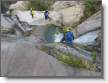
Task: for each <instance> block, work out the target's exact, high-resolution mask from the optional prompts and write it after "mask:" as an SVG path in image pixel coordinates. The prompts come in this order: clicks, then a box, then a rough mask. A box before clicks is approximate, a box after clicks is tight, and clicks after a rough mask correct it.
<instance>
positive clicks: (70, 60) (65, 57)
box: [55, 50, 96, 71]
mask: <svg viewBox="0 0 108 83" xmlns="http://www.w3.org/2000/svg"><path fill="white" fill-rule="evenodd" d="M55 54H56V55H55V57H56V58H57V59H58V60H59V61H61V62H63V63H66V64H68V65H70V66H73V67H78V68H85V69H89V70H93V71H95V70H96V68H95V65H94V64H93V63H92V62H89V61H86V60H84V59H83V58H82V57H80V58H77V59H76V58H74V57H72V55H70V54H68V53H61V52H59V51H57V50H56V53H55Z"/></svg>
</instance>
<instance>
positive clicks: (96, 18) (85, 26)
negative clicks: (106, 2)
mask: <svg viewBox="0 0 108 83" xmlns="http://www.w3.org/2000/svg"><path fill="white" fill-rule="evenodd" d="M101 27H102V24H101V11H99V12H97V13H95V14H94V15H93V16H91V17H90V18H88V19H87V20H85V21H84V22H82V23H81V24H80V25H78V26H77V28H76V34H77V36H80V35H82V34H84V33H87V32H89V31H93V30H96V29H99V28H101Z"/></svg>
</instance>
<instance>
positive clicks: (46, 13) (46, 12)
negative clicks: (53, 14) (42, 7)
mask: <svg viewBox="0 0 108 83" xmlns="http://www.w3.org/2000/svg"><path fill="white" fill-rule="evenodd" d="M48 15H49V12H48V11H45V12H44V16H45V20H47V19H48V18H49V16H48Z"/></svg>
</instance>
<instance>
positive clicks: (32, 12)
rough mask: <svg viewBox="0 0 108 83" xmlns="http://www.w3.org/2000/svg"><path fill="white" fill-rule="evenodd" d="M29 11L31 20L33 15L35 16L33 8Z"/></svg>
mask: <svg viewBox="0 0 108 83" xmlns="http://www.w3.org/2000/svg"><path fill="white" fill-rule="evenodd" d="M30 11H31V16H32V18H33V17H34V15H35V11H34V10H33V8H31V9H30Z"/></svg>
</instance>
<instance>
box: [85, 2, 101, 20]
mask: <svg viewBox="0 0 108 83" xmlns="http://www.w3.org/2000/svg"><path fill="white" fill-rule="evenodd" d="M84 5H85V11H84V13H85V17H86V18H87V17H89V16H91V15H93V14H94V13H96V12H97V11H99V10H100V8H101V0H84Z"/></svg>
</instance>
